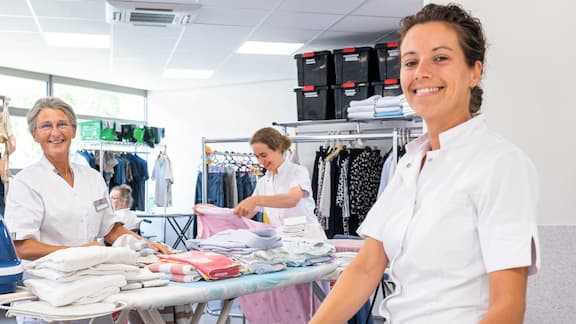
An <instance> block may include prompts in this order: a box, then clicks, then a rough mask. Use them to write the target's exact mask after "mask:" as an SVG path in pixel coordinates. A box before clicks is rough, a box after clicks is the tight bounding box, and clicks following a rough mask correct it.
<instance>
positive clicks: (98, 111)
mask: <svg viewBox="0 0 576 324" xmlns="http://www.w3.org/2000/svg"><path fill="white" fill-rule="evenodd" d="M54 96H56V97H59V98H61V99H62V100H64V101H66V102H67V103H68V104H70V105H71V106H72V108H74V111H75V112H76V114H77V115H88V116H101V117H108V118H118V119H130V120H140V121H144V120H146V108H145V107H146V106H145V100H146V98H145V97H144V96H143V95H138V94H130V93H123V92H116V91H109V90H101V89H97V88H89V87H84V86H78V85H68V84H61V83H55V84H54Z"/></svg>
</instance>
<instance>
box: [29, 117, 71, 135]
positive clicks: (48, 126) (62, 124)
mask: <svg viewBox="0 0 576 324" xmlns="http://www.w3.org/2000/svg"><path fill="white" fill-rule="evenodd" d="M70 127H72V124H70V123H69V122H67V121H63V120H61V121H59V122H57V123H56V128H58V129H59V130H61V131H63V130H67V129H68V128H70ZM36 128H37V129H38V130H39V131H40V132H42V133H50V132H51V131H52V130H53V129H54V124H52V123H51V122H44V123H41V124H39V125H38V126H36Z"/></svg>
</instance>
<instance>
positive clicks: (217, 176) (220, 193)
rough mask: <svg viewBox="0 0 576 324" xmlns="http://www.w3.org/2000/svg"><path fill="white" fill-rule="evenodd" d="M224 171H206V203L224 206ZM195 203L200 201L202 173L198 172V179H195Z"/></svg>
mask: <svg viewBox="0 0 576 324" xmlns="http://www.w3.org/2000/svg"><path fill="white" fill-rule="evenodd" d="M223 184H224V173H222V172H208V197H207V199H206V203H208V204H212V205H216V206H218V207H224V188H223V187H222V186H223ZM195 202H196V203H197V204H199V203H202V173H201V172H198V179H197V181H196V197H195Z"/></svg>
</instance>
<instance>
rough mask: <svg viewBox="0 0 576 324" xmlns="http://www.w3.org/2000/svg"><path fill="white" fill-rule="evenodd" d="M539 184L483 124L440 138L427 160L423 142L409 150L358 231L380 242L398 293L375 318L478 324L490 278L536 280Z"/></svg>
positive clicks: (527, 164) (477, 121) (479, 120)
mask: <svg viewBox="0 0 576 324" xmlns="http://www.w3.org/2000/svg"><path fill="white" fill-rule="evenodd" d="M423 157H425V158H426V162H425V164H424V167H423V168H422V170H421V171H420V166H421V163H422V159H423ZM537 178H538V177H537V174H536V169H535V167H534V165H533V164H532V163H531V161H530V160H529V159H528V158H527V157H526V156H525V155H524V153H522V152H521V151H520V150H519V149H518V148H517V147H516V146H514V145H513V144H511V143H509V142H507V141H506V140H504V139H502V138H501V137H499V136H498V135H496V134H495V133H494V132H492V131H490V130H489V129H488V127H487V126H486V123H485V120H484V117H483V116H482V115H480V116H477V117H475V118H472V119H471V120H469V121H467V122H465V123H463V124H461V125H458V126H456V127H454V128H452V129H450V130H448V131H446V132H444V133H442V134H440V149H439V150H435V151H430V144H429V142H428V137H427V135H424V136H422V137H420V138H419V139H417V140H415V141H413V142H411V143H409V144H408V145H407V154H406V155H405V156H404V157H403V158H402V159H401V160H400V162H399V163H398V167H397V171H396V174H395V175H394V177H393V178H392V179H391V182H390V183H389V185H388V186H387V187H386V190H385V191H384V193H383V194H382V196H381V197H380V198H379V200H378V201H377V202H376V204H375V205H374V206H373V208H372V209H371V210H370V212H369V213H368V216H367V218H366V220H365V221H364V223H363V224H362V225H361V227H360V228H359V230H358V232H359V233H360V234H361V235H363V236H370V237H372V238H374V239H376V240H378V241H381V242H383V246H384V249H385V252H386V255H387V256H388V260H389V266H390V271H391V277H392V280H394V282H395V283H396V290H395V292H394V294H393V295H391V296H390V297H389V298H387V299H386V300H385V301H383V302H382V304H381V306H380V311H381V312H382V314H383V315H384V316H386V317H387V318H389V319H391V323H392V324H396V323H402V324H415V323H424V324H429V323H459V324H467V323H470V324H472V323H478V322H479V320H480V319H481V318H482V316H483V315H484V314H485V312H486V310H487V308H488V297H489V285H488V273H489V272H492V271H497V270H502V269H509V268H514V267H524V266H531V267H530V273H535V272H536V270H537V268H538V266H539V262H540V258H539V257H538V248H537V247H538V236H537V227H536V211H537V200H538V194H539V193H538V179H537Z"/></svg>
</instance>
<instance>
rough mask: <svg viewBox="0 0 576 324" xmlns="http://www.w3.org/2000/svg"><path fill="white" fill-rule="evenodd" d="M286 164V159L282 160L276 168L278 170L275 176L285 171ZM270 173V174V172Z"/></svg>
mask: <svg viewBox="0 0 576 324" xmlns="http://www.w3.org/2000/svg"><path fill="white" fill-rule="evenodd" d="M287 165H288V163H286V159H284V161H282V163H281V164H280V165H279V166H278V170H276V171H277V172H276V174H280V173H282V172H283V170H285V169H286V168H287ZM270 173H272V172H270Z"/></svg>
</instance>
